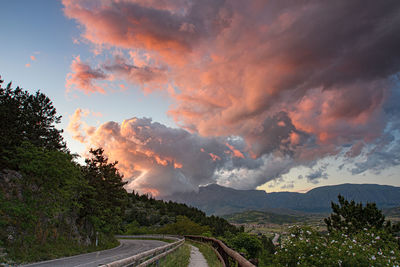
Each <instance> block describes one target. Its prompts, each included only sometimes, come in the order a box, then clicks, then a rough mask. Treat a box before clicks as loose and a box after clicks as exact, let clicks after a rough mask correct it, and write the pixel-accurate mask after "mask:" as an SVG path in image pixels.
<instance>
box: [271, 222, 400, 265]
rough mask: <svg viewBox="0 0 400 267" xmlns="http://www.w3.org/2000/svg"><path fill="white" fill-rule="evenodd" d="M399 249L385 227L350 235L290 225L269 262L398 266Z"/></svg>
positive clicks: (399, 262) (399, 258)
mask: <svg viewBox="0 0 400 267" xmlns="http://www.w3.org/2000/svg"><path fill="white" fill-rule="evenodd" d="M398 265H400V250H399V247H398V244H397V242H396V240H395V239H394V238H393V236H392V235H391V234H390V233H388V232H387V231H385V230H376V229H367V230H366V231H359V232H357V233H354V234H353V235H347V234H345V233H343V232H332V233H327V234H323V233H319V232H317V231H315V230H313V229H312V228H310V227H297V226H295V227H293V228H292V229H291V231H290V233H289V235H288V236H287V238H286V239H284V240H282V244H281V246H280V247H278V249H277V251H276V252H275V255H274V256H273V257H272V259H271V265H270V266H398Z"/></svg>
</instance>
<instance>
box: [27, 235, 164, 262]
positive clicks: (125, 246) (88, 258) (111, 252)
mask: <svg viewBox="0 0 400 267" xmlns="http://www.w3.org/2000/svg"><path fill="white" fill-rule="evenodd" d="M119 242H120V243H121V244H120V245H119V246H118V247H116V248H112V249H108V250H102V251H97V252H92V253H87V254H80V255H76V256H72V257H66V258H61V259H56V260H49V261H42V262H37V263H32V264H27V265H23V266H24V267H28V266H29V267H52V266H62V267H97V266H99V265H101V264H106V263H110V262H113V261H116V260H120V259H123V258H127V257H129V256H133V255H136V254H139V253H141V252H144V251H147V250H150V249H153V248H156V247H160V246H163V245H166V244H167V243H166V242H163V241H158V240H138V239H137V240H133V239H119Z"/></svg>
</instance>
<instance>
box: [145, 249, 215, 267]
mask: <svg viewBox="0 0 400 267" xmlns="http://www.w3.org/2000/svg"><path fill="white" fill-rule="evenodd" d="M189 261H190V246H189V245H187V244H183V245H182V246H180V247H179V248H178V249H177V250H175V251H174V252H172V253H170V254H168V255H167V256H166V257H164V258H162V259H160V261H159V263H158V265H157V263H152V264H150V265H149V266H150V267H155V266H163V267H186V266H188V265H189ZM210 266H211V265H210Z"/></svg>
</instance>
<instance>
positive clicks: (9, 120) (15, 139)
mask: <svg viewBox="0 0 400 267" xmlns="http://www.w3.org/2000/svg"><path fill="white" fill-rule="evenodd" d="M2 84H3V80H1V77H0V133H1V134H0V153H1V154H2V155H4V154H5V153H6V152H9V151H10V150H12V149H14V148H15V147H16V146H19V145H21V144H22V142H24V141H29V142H30V143H32V144H33V145H35V146H37V147H43V148H46V149H55V150H65V149H66V145H65V142H64V141H63V138H62V136H61V133H62V130H58V129H56V128H55V124H57V123H59V122H60V119H61V116H57V112H56V109H55V107H54V106H53V103H52V101H51V100H50V99H49V98H48V97H47V96H46V95H44V94H43V93H41V92H40V91H37V92H36V93H35V94H30V93H29V92H28V91H25V90H23V89H22V88H20V87H17V88H15V89H12V88H11V86H12V84H11V83H9V84H8V85H7V86H6V87H5V88H3V87H2ZM9 153H10V152H9ZM6 154H7V153H6ZM3 163H4V162H3ZM0 167H4V166H0Z"/></svg>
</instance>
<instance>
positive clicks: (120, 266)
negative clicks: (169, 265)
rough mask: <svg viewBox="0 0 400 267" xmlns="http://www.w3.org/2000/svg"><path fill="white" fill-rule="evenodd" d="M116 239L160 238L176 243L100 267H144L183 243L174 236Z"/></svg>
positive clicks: (183, 240) (179, 238) (143, 236)
mask: <svg viewBox="0 0 400 267" xmlns="http://www.w3.org/2000/svg"><path fill="white" fill-rule="evenodd" d="M117 238H162V239H172V240H177V241H176V242H174V243H170V244H168V245H165V246H162V247H158V248H154V249H151V250H148V251H145V252H142V253H139V254H137V255H134V256H130V257H128V258H125V259H121V260H117V261H114V262H111V263H108V264H104V265H101V267H127V266H138V267H144V266H147V265H149V264H151V263H153V262H155V261H157V260H159V259H161V258H163V257H165V256H166V255H168V254H169V253H171V252H173V251H175V250H176V249H177V248H179V247H180V246H182V245H183V243H184V242H185V239H184V238H181V237H176V236H168V235H141V236H117Z"/></svg>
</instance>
